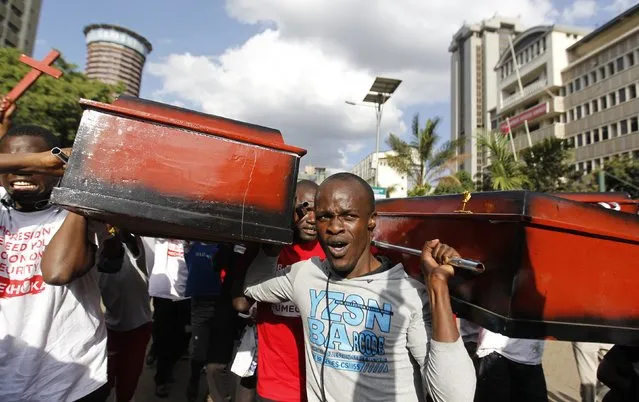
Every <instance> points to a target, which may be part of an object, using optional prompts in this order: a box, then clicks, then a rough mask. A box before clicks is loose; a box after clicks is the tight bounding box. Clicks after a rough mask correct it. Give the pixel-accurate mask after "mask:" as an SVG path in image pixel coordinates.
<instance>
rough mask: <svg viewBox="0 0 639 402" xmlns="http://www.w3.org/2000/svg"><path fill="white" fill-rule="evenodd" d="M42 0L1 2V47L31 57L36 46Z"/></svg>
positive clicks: (1, 0)
mask: <svg viewBox="0 0 639 402" xmlns="http://www.w3.org/2000/svg"><path fill="white" fill-rule="evenodd" d="M41 7H42V1H41V0H0V46H2V47H15V48H18V49H20V50H22V51H23V52H24V53H25V54H27V55H29V56H31V55H32V54H33V47H34V46H35V40H36V33H37V32H38V21H39V20H40V8H41Z"/></svg>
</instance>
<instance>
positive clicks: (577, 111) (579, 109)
mask: <svg viewBox="0 0 639 402" xmlns="http://www.w3.org/2000/svg"><path fill="white" fill-rule="evenodd" d="M575 115H576V117H577V120H579V119H581V105H579V106H577V107H576V113H575Z"/></svg>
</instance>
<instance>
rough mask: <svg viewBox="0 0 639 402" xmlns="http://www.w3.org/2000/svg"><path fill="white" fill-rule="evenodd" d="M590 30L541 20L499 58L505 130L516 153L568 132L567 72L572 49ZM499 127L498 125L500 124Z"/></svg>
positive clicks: (500, 110)
mask: <svg viewBox="0 0 639 402" xmlns="http://www.w3.org/2000/svg"><path fill="white" fill-rule="evenodd" d="M587 33H588V31H587V30H584V29H581V28H574V27H567V26H561V25H541V26H536V27H533V28H530V29H528V30H526V31H525V32H522V33H521V34H520V35H518V36H517V37H516V38H515V39H513V41H512V46H508V48H506V49H505V50H504V51H503V52H502V54H501V57H500V59H499V62H498V63H497V65H496V66H495V67H496V70H497V73H498V75H497V96H498V102H497V107H496V109H493V110H490V111H489V113H490V114H491V115H493V116H494V115H496V116H497V118H498V122H499V131H500V132H502V133H503V134H504V135H508V134H510V136H511V138H512V142H513V146H514V148H515V151H516V152H519V151H521V150H522V149H524V148H528V147H529V146H530V145H531V144H535V143H537V142H539V141H541V140H543V139H544V138H549V137H557V138H564V137H565V123H566V116H565V112H566V109H565V107H564V96H563V80H562V77H561V72H562V70H563V69H565V68H566V67H567V66H568V57H567V56H566V49H567V48H568V47H570V46H571V45H573V44H574V43H576V42H577V41H578V40H579V39H581V38H583V37H584V36H585V35H586V34H587ZM494 128H496V127H494Z"/></svg>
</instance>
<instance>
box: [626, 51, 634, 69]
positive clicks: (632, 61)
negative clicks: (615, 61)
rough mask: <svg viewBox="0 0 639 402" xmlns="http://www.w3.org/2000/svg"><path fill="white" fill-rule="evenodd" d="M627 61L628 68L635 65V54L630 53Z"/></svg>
mask: <svg viewBox="0 0 639 402" xmlns="http://www.w3.org/2000/svg"><path fill="white" fill-rule="evenodd" d="M626 61H627V62H628V67H632V66H634V65H635V54H634V53H632V52H630V53H628V54H627V55H626Z"/></svg>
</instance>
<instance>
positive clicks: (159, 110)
mask: <svg viewBox="0 0 639 402" xmlns="http://www.w3.org/2000/svg"><path fill="white" fill-rule="evenodd" d="M112 104H113V105H115V106H120V107H124V108H128V109H134V110H136V111H137V112H143V113H145V114H148V115H149V116H151V115H162V116H166V115H167V114H168V115H170V116H171V117H172V118H174V119H176V120H179V121H188V122H189V123H190V124H194V123H195V124H199V125H201V126H202V127H207V128H209V129H210V130H211V131H213V132H218V131H220V130H224V131H225V132H233V133H236V134H240V135H243V136H247V137H263V138H264V139H265V140H267V141H271V142H273V143H278V144H284V138H283V137H282V133H280V132H279V131H278V130H275V129H271V128H266V127H260V126H254V125H250V124H246V123H242V122H238V121H235V120H231V119H225V118H222V117H218V116H212V115H206V114H203V113H196V112H193V111H191V110H186V109H182V108H177V107H174V108H173V107H168V106H167V105H163V104H161V103H157V102H150V101H146V100H141V99H140V98H135V97H132V96H121V97H119V98H118V99H116V100H115V101H114V102H113V103H112Z"/></svg>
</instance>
